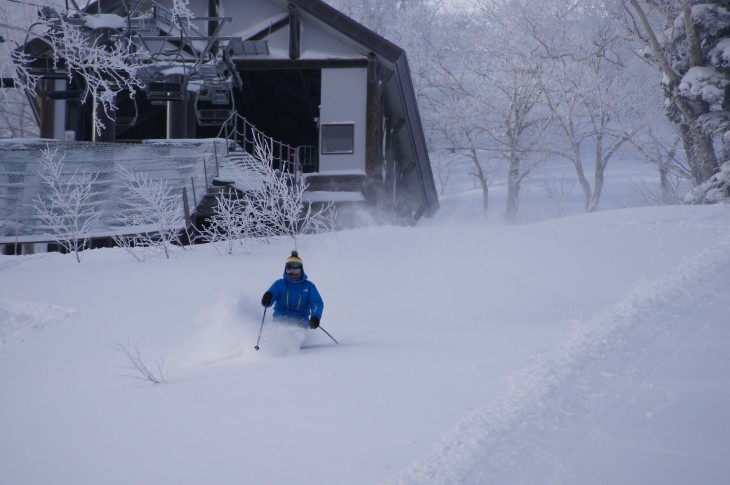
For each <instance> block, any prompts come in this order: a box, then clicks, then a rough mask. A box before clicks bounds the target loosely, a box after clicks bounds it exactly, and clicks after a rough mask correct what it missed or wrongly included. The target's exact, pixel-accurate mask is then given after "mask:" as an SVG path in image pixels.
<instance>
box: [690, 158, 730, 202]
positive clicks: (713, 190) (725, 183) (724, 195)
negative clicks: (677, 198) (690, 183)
mask: <svg viewBox="0 0 730 485" xmlns="http://www.w3.org/2000/svg"><path fill="white" fill-rule="evenodd" d="M684 201H685V202H686V203H687V204H716V203H718V202H726V203H728V202H730V162H725V163H723V164H722V166H720V171H719V172H717V173H716V174H715V175H713V176H712V177H710V179H709V180H708V181H707V182H705V183H703V184H700V185H698V186H697V187H695V188H694V189H692V190H691V191H690V192H689V193H688V194H687V196H686V197H685V199H684Z"/></svg>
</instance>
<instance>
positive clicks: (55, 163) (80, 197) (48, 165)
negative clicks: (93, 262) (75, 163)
mask: <svg viewBox="0 0 730 485" xmlns="http://www.w3.org/2000/svg"><path fill="white" fill-rule="evenodd" d="M41 155H42V158H41V162H40V171H39V176H40V178H41V181H42V183H43V187H44V190H43V192H42V193H41V195H39V196H38V197H37V198H36V200H35V201H34V205H35V210H36V214H37V215H38V217H39V218H40V219H41V221H42V222H43V224H44V225H45V226H46V229H47V230H48V231H49V232H50V234H51V235H52V236H53V237H54V239H55V240H56V241H57V242H58V243H59V244H60V245H61V246H62V247H63V248H64V249H65V250H66V251H68V252H69V253H73V254H74V256H75V257H76V261H78V262H81V255H80V252H81V251H82V250H83V249H84V247H85V246H86V241H87V240H88V238H89V235H90V232H91V229H92V228H93V227H94V225H95V224H96V223H97V222H98V220H99V218H100V217H101V209H100V208H99V207H97V206H95V205H94V203H93V197H94V192H93V190H92V186H93V183H94V181H95V180H96V175H93V174H90V173H86V172H82V173H79V172H78V171H74V172H73V173H72V174H67V173H64V167H65V165H64V159H65V158H66V155H65V154H59V153H58V149H57V148H54V149H51V148H50V147H46V148H44V149H43V150H42V152H41Z"/></svg>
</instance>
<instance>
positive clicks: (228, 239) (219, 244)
mask: <svg viewBox="0 0 730 485" xmlns="http://www.w3.org/2000/svg"><path fill="white" fill-rule="evenodd" d="M200 235H201V236H202V238H203V239H204V240H205V241H208V242H209V243H211V244H212V245H213V246H214V247H215V249H216V251H218V253H219V254H222V253H226V254H230V255H233V254H234V253H235V251H236V248H242V249H243V250H244V251H246V249H247V248H248V246H249V244H251V243H252V241H253V239H254V237H255V236H256V234H255V222H254V215H253V213H252V207H251V205H250V204H247V203H246V199H244V198H243V197H239V196H238V193H237V192H236V191H235V190H233V189H229V188H224V189H223V190H222V191H221V192H220V193H219V194H218V196H217V197H216V205H215V207H213V216H212V217H211V218H210V219H209V220H208V224H207V225H206V226H205V227H204V228H202V229H201V230H200Z"/></svg>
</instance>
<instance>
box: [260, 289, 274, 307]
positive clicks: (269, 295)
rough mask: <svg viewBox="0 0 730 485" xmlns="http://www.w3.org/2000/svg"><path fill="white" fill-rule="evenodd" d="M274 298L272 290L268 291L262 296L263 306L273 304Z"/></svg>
mask: <svg viewBox="0 0 730 485" xmlns="http://www.w3.org/2000/svg"><path fill="white" fill-rule="evenodd" d="M272 298H274V295H273V294H272V293H271V292H270V291H267V292H266V293H264V296H262V297H261V304H262V305H263V306H269V305H271V299H272Z"/></svg>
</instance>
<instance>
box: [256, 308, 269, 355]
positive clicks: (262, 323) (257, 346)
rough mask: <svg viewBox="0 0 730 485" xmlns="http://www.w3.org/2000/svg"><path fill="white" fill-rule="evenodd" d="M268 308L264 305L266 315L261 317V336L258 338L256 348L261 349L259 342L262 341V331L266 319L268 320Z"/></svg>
mask: <svg viewBox="0 0 730 485" xmlns="http://www.w3.org/2000/svg"><path fill="white" fill-rule="evenodd" d="M266 310H268V307H264V316H263V317H262V318H261V328H260V329H259V338H258V340H256V347H254V349H256V350H258V349H259V342H260V341H261V332H262V331H263V330H264V320H266Z"/></svg>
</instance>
